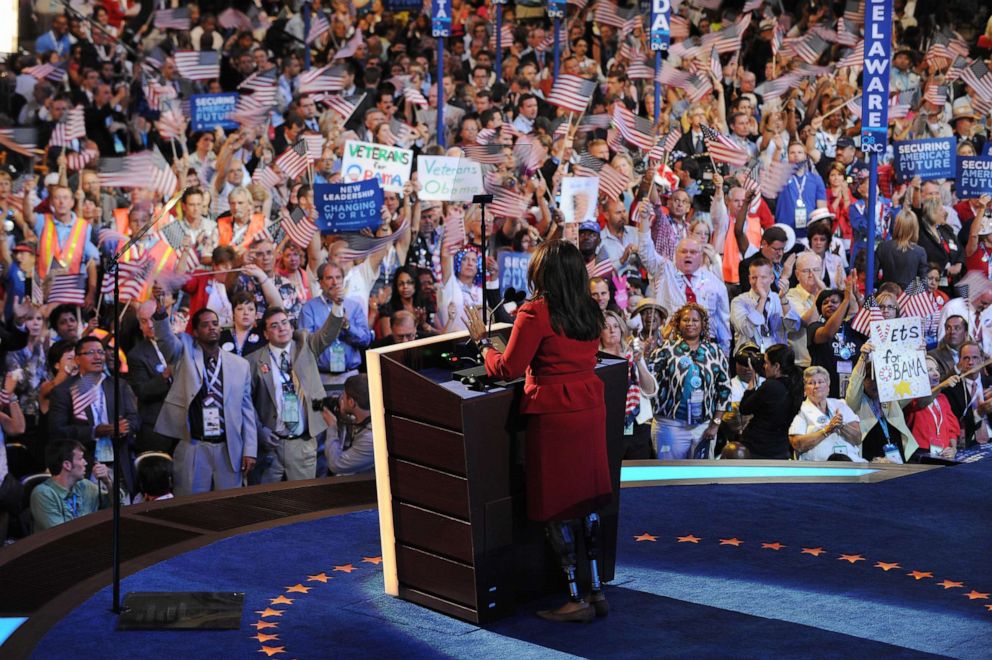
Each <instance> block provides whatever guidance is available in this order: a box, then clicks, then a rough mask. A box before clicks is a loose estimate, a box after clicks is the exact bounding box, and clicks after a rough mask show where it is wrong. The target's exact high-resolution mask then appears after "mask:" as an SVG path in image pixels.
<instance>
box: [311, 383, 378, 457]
mask: <svg viewBox="0 0 992 660" xmlns="http://www.w3.org/2000/svg"><path fill="white" fill-rule="evenodd" d="M321 412H322V413H323V415H324V421H326V422H327V427H328V431H327V440H326V441H325V444H324V455H325V456H326V457H327V468H328V469H329V470H330V472H331V474H333V475H334V476H338V477H340V476H345V475H351V474H362V473H371V472H372V470H373V469H374V468H375V456H374V455H373V453H372V417H371V413H370V412H369V377H368V376H367V375H365V374H359V375H357V376H351V377H350V378H348V380H346V381H345V382H344V392H342V393H341V399H340V400H339V403H338V410H337V412H338V413H339V415H340V416H341V421H340V422H339V421H338V418H337V417H336V416H335V414H334V411H332V410H329V409H328V408H326V407H325V408H323V409H322V411H321ZM335 429H336V430H337V431H336V432H335Z"/></svg>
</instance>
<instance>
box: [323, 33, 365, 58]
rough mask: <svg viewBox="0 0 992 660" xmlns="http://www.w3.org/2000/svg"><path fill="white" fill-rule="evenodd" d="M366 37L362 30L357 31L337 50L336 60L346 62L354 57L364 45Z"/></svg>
mask: <svg viewBox="0 0 992 660" xmlns="http://www.w3.org/2000/svg"><path fill="white" fill-rule="evenodd" d="M363 39H364V36H363V34H362V31H361V30H355V34H354V35H353V36H352V37H351V39H349V40H348V41H346V42H345V44H344V45H343V46H341V47H340V48H338V49H337V51H336V52H335V53H334V57H333V58H331V59H334V60H344V59H348V58H349V57H352V56H353V55H354V54H355V53H356V52H357V51H358V47H359V46H361V45H362V43H363Z"/></svg>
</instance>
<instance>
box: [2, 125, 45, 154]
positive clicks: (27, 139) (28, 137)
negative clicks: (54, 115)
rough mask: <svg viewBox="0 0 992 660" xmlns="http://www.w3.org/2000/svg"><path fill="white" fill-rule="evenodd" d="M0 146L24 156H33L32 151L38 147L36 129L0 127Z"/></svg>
mask: <svg viewBox="0 0 992 660" xmlns="http://www.w3.org/2000/svg"><path fill="white" fill-rule="evenodd" d="M0 147H6V148H7V149H10V150H11V151H16V152H17V153H19V154H21V155H24V156H33V155H34V154H33V153H32V151H34V150H35V149H37V148H38V129H36V128H0Z"/></svg>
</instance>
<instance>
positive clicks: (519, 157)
mask: <svg viewBox="0 0 992 660" xmlns="http://www.w3.org/2000/svg"><path fill="white" fill-rule="evenodd" d="M545 154H546V152H545V151H544V148H543V147H542V146H541V144H540V143H539V142H537V140H535V139H534V138H533V137H532V136H530V135H525V136H523V137H521V138H519V139H518V140H517V143H516V144H515V145H513V162H514V165H515V166H516V168H517V169H518V170H521V171H522V172H524V173H526V174H532V173H533V172H534V171H535V170H538V169H540V167H541V165H543V164H544V157H545Z"/></svg>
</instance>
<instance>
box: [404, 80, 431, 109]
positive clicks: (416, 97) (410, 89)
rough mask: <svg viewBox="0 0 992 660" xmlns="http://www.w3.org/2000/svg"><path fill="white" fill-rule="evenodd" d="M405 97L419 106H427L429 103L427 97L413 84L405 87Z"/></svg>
mask: <svg viewBox="0 0 992 660" xmlns="http://www.w3.org/2000/svg"><path fill="white" fill-rule="evenodd" d="M403 98H404V99H406V100H407V101H408V102H410V103H412V104H413V105H415V106H417V107H418V108H426V107H427V105H428V103H427V97H426V96H424V94H423V92H421V91H420V90H419V89H417V88H416V87H414V86H413V85H408V86H407V87H405V88H403Z"/></svg>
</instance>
